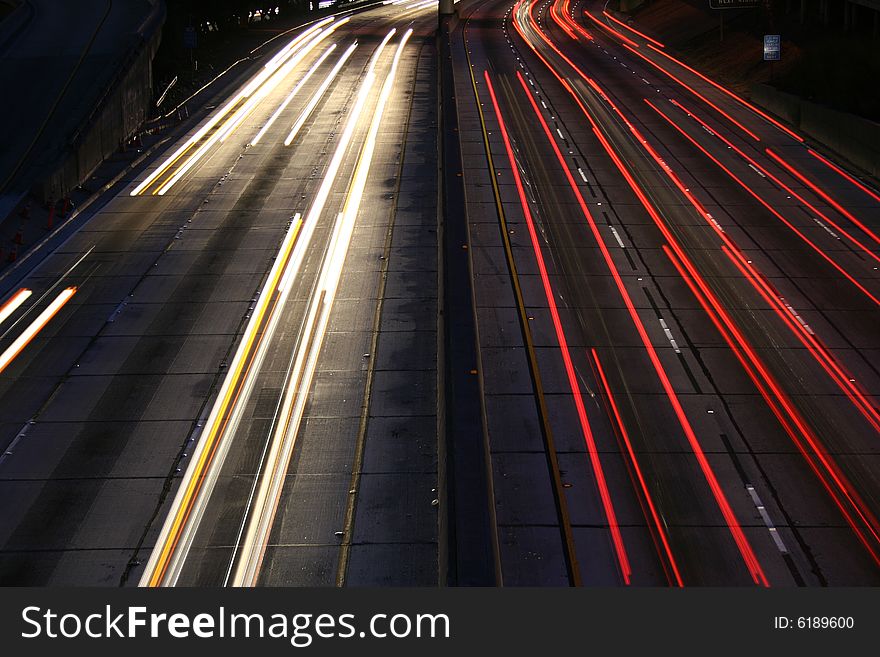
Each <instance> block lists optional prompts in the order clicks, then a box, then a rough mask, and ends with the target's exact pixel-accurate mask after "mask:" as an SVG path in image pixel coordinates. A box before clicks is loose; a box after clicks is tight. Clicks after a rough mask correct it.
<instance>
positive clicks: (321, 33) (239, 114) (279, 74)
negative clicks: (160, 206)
mask: <svg viewBox="0 0 880 657" xmlns="http://www.w3.org/2000/svg"><path fill="white" fill-rule="evenodd" d="M349 20H350V19H349V18H343V19H342V20H341V21H338V22H336V23H334V24H333V25H331V26H330V27H328V28H327V29H326V30H318V32H317V33H315V35H314V37H313V38H312V39H311V40H310V41H309V42H308V43H307V44H305V45H304V46H303V47H302V48H300V49H299V50H297V51H296V53H295V54H294V55H293V57H292V58H291V59H290V60H289V61H287V62H286V63H285V64H284V66H282V67H280V68H278V69H277V70H276V71H275V72H274V74H273V75H272V76H271V77H270V78H269V79H268V80H266V81H265V82H264V83H263V84H262V85H261V86H260V88H259V89H257V91H256V92H254V93H253V94H252V95H251V97H250V98H249V99H248V100H247V101H246V102H245V103H244V104H243V105H242V106H241V107H239V108H238V109H237V110H236V112H235V114H233V115H232V117H231V118H230V119H229V120H228V121H226V122H225V123H224V124H223V125H222V126H221V127H220V128H219V129H218V130H217V131H216V132H215V133H214V134H213V135H211V136H210V137H209V138H208V139H207V141H205V143H204V144H202V145H201V146H200V147H199V149H198V150H197V151H196V152H195V153H193V154H192V155H191V156H190V157H189V159H187V161H186V162H184V164H183V165H182V166H180V167H178V169H177V170H175V172H174V174H173V175H172V176H171V177H170V178H168V180H167V181H166V182H164V183H163V184H162V186H161V187H160V188H159V190H158V192H156V193H158V194H159V195H160V196H162V195H164V194H165V193H167V192H168V190H169V189H171V187H172V186H174V184H175V183H177V181H179V180H180V179H181V178H182V177H183V176H184V174H186V172H187V171H189V170H190V169H191V168H192V167H193V166H194V165H195V164H196V163H197V162H198V161H199V160H200V159H201V158H202V157H203V156H204V155H205V153H207V152H208V151H209V150H210V149H211V147H212V146H214V144H216V143H217V142H218V141H221V142H222V141H224V140H226V138H227V137H229V135H231V134H232V133H233V132H234V131H235V130H236V129H237V128H238V127H239V126H240V125H241V124H242V122H244V120H245V119H246V118H247V117H248V116H249V115H250V113H251V112H253V110H254V109H255V108H256V107H257V105H259V104H260V102H261V101H262V100H263V99H264V98H265V97H266V96H267V95H268V94H269V93H271V91H272V90H273V89H274V88H275V87H277V86H278V84H280V83H281V81H282V80H283V79H284V78H285V77H287V76H288V75H289V74H290V72H291V71H292V70H293V68H294V67H296V66H297V65H298V64H299V63H300V62H301V61H302V60H303V59H304V58H305V57H306V55H308V54H309V53H310V52H311V51H312V50H314V49H315V48H316V47H317V46H318V44H320V43H321V42H322V41H323V40H325V39H326V38H327V37H329V36H330V35H331V34H332V33H333V31H334V30H336V28H338V27H340V26H342V25H344V24H345V23H347V22H348V21H349Z"/></svg>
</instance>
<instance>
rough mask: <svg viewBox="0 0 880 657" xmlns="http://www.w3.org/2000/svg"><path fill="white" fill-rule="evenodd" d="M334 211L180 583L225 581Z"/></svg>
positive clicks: (340, 103)
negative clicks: (249, 420) (249, 421)
mask: <svg viewBox="0 0 880 657" xmlns="http://www.w3.org/2000/svg"><path fill="white" fill-rule="evenodd" d="M371 54H372V48H370V47H365V48H363V49H362V51H361V52H360V53H359V57H360V59H359V60H358V61H359V64H358V63H357V62H356V63H355V65H354V66H353V67H352V69H351V70H354V71H356V72H349V73H348V77H347V79H346V83H345V84H342V83H340V84H338V85H336V86H335V87H334V89H333V92H332V93H331V95H330V96H329V97H328V98H327V100H326V103H325V104H324V107H325V108H340V109H341V108H344V107H347V106H348V105H349V103H350V101H351V97H352V94H354V93H355V92H356V89H357V87H358V85H359V83H360V82H361V80H362V75H361V72H362V70H363V66H364V65H365V63H366V61H367V60H368V58H369V57H370V56H371ZM334 114H335V118H334V122H333V125H334V127H333V128H332V129H330V130H328V131H327V134H328V135H332V134H335V133H336V132H337V131H338V130H339V129H340V124H341V121H342V120H344V115H343V114H342V113H341V112H334ZM359 134H360V133H359ZM265 143H267V144H272V143H273V142H272V141H271V140H266V142H265ZM261 147H263V148H275V149H278V148H280V147H279V146H278V145H277V143H276V144H275V146H274V147H273V146H262V145H261ZM323 148H324V150H327V149H328V148H332V141H331V140H330V139H328V141H327V143H326V144H325V145H324V147H323ZM356 153H357V151H355V150H352V151H350V152H349V154H348V157H347V158H346V162H345V166H344V172H348V173H349V175H350V172H351V171H352V169H353V167H354V155H355V154H356ZM312 175H313V174H312ZM344 179H346V176H345V175H344V174H342V173H341V174H340V176H339V177H338V180H340V181H341V180H344ZM344 191H345V187H344V186H342V184H337V185H335V191H334V196H333V197H334V199H341V195H342V194H343V193H344ZM308 202H309V199H308V198H307V199H305V200H302V199H296V198H294V203H295V205H296V207H299V208H300V210H302V211H305V210H306V207H305V206H303V207H300V204H308ZM331 215H332V216H335V212H329V211H328V212H327V213H325V215H324V216H322V218H321V221H320V223H319V225H318V226H317V227H316V233H315V236H314V238H313V240H314V244H313V246H312V248H310V249H309V251H308V255H307V258H306V260H305V261H304V263H303V266H302V268H301V271H300V275H299V276H298V277H297V279H296V281H295V282H294V288H293V293H292V296H291V299H290V301H289V302H288V306H287V307H286V308H285V309H284V315H283V319H282V321H281V324H280V325H281V326H284V327H289V328H288V329H287V330H285V331H283V332H282V334H281V336H280V337H279V338H278V339H276V340H275V342H273V343H272V345H271V346H270V350H269V352H268V353H267V356H266V360H265V362H264V364H263V366H262V368H261V370H260V372H259V378H258V380H257V383H256V384H255V391H258V393H257V394H256V395H255V396H253V397H251V399H249V400H248V401H247V405H246V407H245V417H250V418H252V423H251V424H250V426H247V425H245V426H244V427H243V428H242V432H241V433H242V434H243V435H239V436H236V437H235V441H234V443H233V446H232V450H231V452H230V453H229V455H228V456H227V458H226V461H225V462H224V465H223V468H222V471H221V475H220V479H219V481H218V483H217V485H216V486H215V489H214V491H213V493H212V497H211V501H210V503H209V505H208V508H207V510H206V512H205V516H204V519H203V520H202V522H201V523H200V528H199V530H198V532H197V533H196V537H195V539H194V543H193V547H192V548H191V553H190V556H189V558H188V559H187V561H186V564H185V566H184V570H183V572H182V573H181V582H182V583H184V582H189V583H207V582H211V583H214V584H216V583H218V582H222V581H223V578H224V577H225V576H226V573H227V567H228V565H229V560H230V558H231V555H232V551H233V549H234V546H235V543H236V540H237V538H238V533H239V531H240V527H241V523H242V521H243V515H244V513H245V512H246V510H247V508H246V502H247V499H248V494H249V491H250V489H251V487H252V485H253V480H254V477H255V473H256V471H257V470H258V468H259V465H260V458H261V455H262V452H263V448H264V445H265V443H266V440H267V435H268V434H269V432H270V429H271V427H272V420H273V418H274V417H275V413H277V408H278V404H279V402H280V398H281V395H282V393H283V385H284V380H285V374H286V372H287V368H288V366H289V361H290V354H291V353H292V352H293V349H294V347H295V346H296V344H297V341H298V338H299V333H298V331H299V327H300V326H301V323H302V320H303V317H304V315H305V312H306V308H307V304H308V299H309V298H310V296H311V294H312V291H313V288H314V284H315V281H316V278H317V275H318V272H319V268H320V265H321V262H322V260H323V257H324V252H325V249H326V244H327V242H328V239H329V235H330V229H331V225H332V221H331Z"/></svg>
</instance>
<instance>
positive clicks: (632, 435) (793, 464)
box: [451, 0, 880, 586]
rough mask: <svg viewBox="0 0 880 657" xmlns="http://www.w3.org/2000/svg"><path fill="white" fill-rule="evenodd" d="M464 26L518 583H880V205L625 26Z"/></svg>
mask: <svg viewBox="0 0 880 657" xmlns="http://www.w3.org/2000/svg"><path fill="white" fill-rule="evenodd" d="M461 18H462V23H461V28H460V30H458V31H457V32H456V33H453V35H452V37H451V47H452V49H453V52H454V56H455V58H456V60H457V62H456V94H457V98H458V112H459V119H460V122H461V124H462V130H461V148H462V152H463V154H464V156H465V160H466V162H467V164H466V165H465V170H464V172H463V173H464V178H465V188H466V193H467V196H468V220H469V227H470V241H471V242H470V247H471V257H472V259H473V268H474V290H475V295H476V306H477V320H478V325H479V334H480V347H481V357H482V377H483V380H484V381H485V403H484V405H485V410H486V414H487V417H488V431H489V441H488V442H489V449H490V453H491V461H492V482H493V487H494V496H495V510H496V519H497V527H498V535H499V545H500V548H499V554H500V557H499V558H500V562H501V571H502V577H503V581H504V583H505V584H508V585H578V584H584V585H595V584H601V585H628V584H636V585H670V586H690V585H750V586H792V585H811V586H815V585H842V584H850V585H852V584H876V583H877V582H878V578H880V524H878V521H877V513H878V512H880V479H878V476H877V472H878V470H877V458H878V449H877V445H878V442H877V441H878V432H880V423H878V419H880V415H878V408H877V405H876V402H875V400H874V396H875V395H876V394H877V392H878V384H880V378H878V374H880V372H878V365H880V363H878V360H877V355H878V351H877V347H878V336H877V333H876V331H875V330H874V329H873V328H872V327H873V326H875V325H876V321H877V319H878V308H877V306H878V303H880V300H878V294H880V282H878V273H877V271H878V269H877V265H878V262H880V255H878V253H880V252H878V244H880V239H878V231H877V229H878V224H880V205H878V201H880V196H878V194H877V192H876V190H875V189H874V188H873V187H871V186H870V185H866V184H865V183H863V182H862V181H860V180H859V179H858V178H856V177H855V176H854V175H853V174H851V173H849V172H847V171H846V170H845V167H840V166H839V165H838V164H835V163H834V162H832V161H831V160H829V159H828V157H827V156H826V155H823V154H821V153H819V152H817V150H816V148H815V147H814V146H812V145H810V144H808V143H806V142H805V141H804V139H803V138H802V137H801V136H800V135H798V134H797V133H795V132H794V131H792V130H791V129H790V128H788V127H787V126H785V125H784V124H782V123H781V122H779V121H778V120H777V119H775V118H774V117H772V116H771V115H769V114H766V113H765V112H763V111H762V110H761V109H760V108H757V107H755V106H753V105H751V104H749V103H748V101H746V100H743V99H741V98H739V97H737V96H736V95H735V94H733V93H732V92H730V91H728V90H727V89H725V88H724V87H723V86H721V85H719V84H718V83H717V82H715V81H713V80H711V79H709V78H707V77H706V76H704V75H702V74H701V73H699V71H696V70H695V69H692V68H690V67H688V66H687V64H686V63H685V62H683V61H682V60H681V59H679V58H677V56H676V55H675V54H674V53H669V52H666V48H665V46H664V44H662V42H661V41H660V40H659V39H657V38H656V37H655V36H652V35H647V34H644V33H642V32H640V31H638V29H637V26H631V25H628V24H626V23H625V22H624V21H622V20H621V19H620V18H619V17H618V16H616V15H614V14H612V13H610V12H608V11H607V10H606V9H605V3H603V2H593V1H586V2H585V1H582V0H575V1H572V0H540V1H539V0H515V1H514V2H510V1H502V2H498V1H494V0H487V1H485V2H474V3H470V4H468V5H467V7H466V8H465V9H464V10H462V11H461Z"/></svg>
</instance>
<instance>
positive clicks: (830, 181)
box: [548, 8, 880, 229]
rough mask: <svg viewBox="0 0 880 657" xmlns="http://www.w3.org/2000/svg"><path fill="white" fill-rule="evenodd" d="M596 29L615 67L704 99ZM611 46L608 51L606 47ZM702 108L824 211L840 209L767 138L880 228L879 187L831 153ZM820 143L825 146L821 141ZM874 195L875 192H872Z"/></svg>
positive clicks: (744, 115) (743, 112)
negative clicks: (754, 132) (753, 133)
mask: <svg viewBox="0 0 880 657" xmlns="http://www.w3.org/2000/svg"><path fill="white" fill-rule="evenodd" d="M593 13H594V14H595V8H593ZM575 20H579V13H578V11H577V10H576V11H575ZM584 21H585V24H587V23H590V22H591V21H589V20H587V19H584ZM548 25H549V23H548ZM588 27H589V25H588ZM591 34H593V36H594V37H596V38H598V42H597V43H601V46H599V48H600V49H602V50H603V52H606V56H605V57H604V59H605V60H606V62H605V63H606V64H607V65H608V66H609V67H610V68H612V69H613V68H614V67H615V65H616V64H617V63H618V62H622V61H625V62H626V63H627V65H628V68H627V69H624V70H628V71H630V72H633V73H637V74H638V78H639V79H640V80H641V79H643V78H646V79H648V80H649V81H650V82H651V84H650V85H649V86H648V87H646V88H647V89H648V90H649V91H650V90H653V89H663V90H664V91H667V92H669V91H671V92H672V94H669V95H670V96H672V95H673V94H678V96H679V97H680V99H682V100H683V102H685V105H695V104H697V103H700V102H701V101H699V100H698V99H695V98H693V97H690V98H688V95H689V94H688V93H687V90H686V89H685V88H684V87H683V86H682V85H680V84H678V83H676V82H674V81H672V80H671V79H670V78H668V77H666V76H665V75H663V74H662V73H660V72H657V71H656V70H654V69H653V68H652V67H651V66H650V65H648V64H646V63H643V62H642V61H641V60H640V59H639V58H638V57H637V56H635V55H633V54H632V52H631V51H628V50H626V49H625V48H623V47H621V45H620V43H619V42H618V41H617V40H616V39H614V38H613V37H612V36H610V35H608V34H606V33H605V32H604V30H601V29H596V30H593V31H592V32H591ZM630 36H632V35H630ZM633 38H634V39H636V40H637V41H641V39H639V38H638V37H633ZM606 47H607V49H608V50H605V49H606ZM586 50H590V48H587V49H586ZM640 52H641V53H642V54H644V55H649V56H651V57H653V58H654V59H655V60H656V61H659V63H661V64H663V63H664V61H663V59H664V58H662V57H658V56H655V55H654V53H653V52H652V51H651V49H650V47H648V48H647V49H646V48H641V49H640ZM615 56H616V57H617V58H618V59H617V60H613V59H612V57H615ZM595 63H599V64H600V65H601V62H599V61H596V62H595ZM666 67H667V68H670V67H672V69H673V70H674V69H675V68H676V65H674V64H668V65H667V66H666ZM616 73H620V71H616ZM677 74H679V75H680V77H681V78H682V79H684V80H687V81H688V82H689V83H695V84H697V85H699V84H703V85H705V86H707V89H706V90H705V92H706V93H707V95H709V97H710V98H711V99H712V100H713V102H714V101H716V100H720V101H722V102H727V101H729V102H732V103H733V106H731V107H729V108H725V109H726V111H728V112H729V113H730V114H731V115H732V116H734V117H736V118H737V119H738V120H739V121H741V122H746V121H748V119H749V118H750V117H755V118H756V115H754V114H753V113H752V112H751V110H749V109H747V108H745V107H744V106H742V105H741V104H739V103H736V102H735V101H732V100H730V99H729V97H727V96H726V95H725V94H723V93H720V92H718V91H717V90H714V89H713V88H712V87H711V86H710V85H706V83H704V82H702V81H700V80H699V78H698V77H697V76H695V75H694V74H692V73H689V72H687V71H684V70H679V71H678V73H677ZM634 86H636V87H638V86H639V85H638V84H636V85H634ZM712 93H715V94H716V95H717V98H715V97H712V96H711V95H710V94H712ZM682 96H683V98H682ZM695 109H696V108H695ZM702 113H703V114H704V116H708V117H710V118H711V119H712V122H713V123H714V127H715V129H717V130H720V132H721V133H722V134H724V135H725V136H727V137H728V138H730V139H732V140H733V141H734V142H735V143H737V144H738V145H739V146H740V147H741V148H744V149H745V150H746V152H747V153H749V155H751V156H752V157H755V158H756V159H758V160H759V161H761V162H762V164H765V165H766V164H769V165H770V167H771V170H772V171H773V172H774V173H777V174H780V173H781V174H783V178H784V179H785V180H786V182H788V183H791V184H792V186H793V188H794V189H795V190H796V191H797V192H798V193H800V194H802V195H805V196H806V197H807V198H809V199H811V200H814V201H818V203H817V205H818V207H820V208H821V209H822V210H823V211H826V210H830V211H831V212H832V214H833V212H834V210H833V208H830V207H827V205H826V203H825V202H824V201H823V199H822V198H820V197H818V196H816V195H815V194H813V193H812V192H811V190H810V189H809V188H807V187H806V186H804V185H803V184H802V183H801V182H800V181H798V180H797V179H795V178H793V177H792V176H791V175H789V174H788V173H787V172H786V171H785V170H784V169H782V168H781V167H779V166H778V164H777V163H776V162H774V161H773V160H772V159H771V158H769V157H768V154H767V153H766V152H765V150H764V149H765V148H766V146H767V143H771V144H772V147H773V148H774V149H775V150H776V151H777V152H779V153H781V154H782V155H783V156H785V159H786V160H787V161H788V162H789V163H791V164H794V166H795V169H796V170H798V171H800V172H802V173H803V174H806V176H807V178H809V179H811V180H812V181H813V182H814V183H818V184H819V186H820V187H821V188H822V189H823V190H825V191H827V192H829V193H830V195H831V196H832V197H834V198H835V199H838V200H841V201H843V203H844V205H845V206H846V207H847V208H849V209H851V210H853V211H855V214H856V215H857V216H859V217H862V218H864V219H867V220H868V221H869V222H870V223H871V225H873V226H874V227H875V229H876V226H877V222H878V221H880V204H878V203H877V201H878V200H880V199H878V197H877V195H876V190H872V189H871V188H870V185H869V186H868V187H867V189H863V188H860V187H859V185H863V183H862V182H861V181H859V180H858V179H856V180H855V181H851V180H849V179H847V176H848V175H850V174H847V173H846V172H845V171H844V172H843V173H841V172H838V171H836V170H835V167H840V165H838V164H835V163H834V162H831V161H830V160H827V156H823V155H821V154H819V153H816V152H815V151H813V152H810V151H811V150H812V148H811V147H810V145H802V144H799V143H798V142H797V141H796V140H794V139H792V138H790V137H789V136H787V135H786V134H785V133H783V132H781V131H778V130H775V129H774V128H773V127H772V125H771V124H770V123H769V122H766V121H765V122H763V124H764V127H765V128H766V129H768V130H770V132H768V133H765V134H762V136H763V142H755V141H754V140H753V139H752V138H750V137H749V136H748V135H746V134H745V133H744V132H743V131H742V130H740V129H739V128H737V127H736V126H735V125H733V124H732V123H731V122H730V121H727V120H725V119H724V118H723V117H721V116H720V115H719V114H717V113H715V112H714V110H712V109H711V108H709V107H708V106H705V105H704V106H703V108H702ZM759 132H760V131H759ZM816 147H817V148H819V149H820V150H821V145H818V146H816ZM844 169H845V167H844ZM872 194H874V195H873V196H872ZM844 223H847V222H844Z"/></svg>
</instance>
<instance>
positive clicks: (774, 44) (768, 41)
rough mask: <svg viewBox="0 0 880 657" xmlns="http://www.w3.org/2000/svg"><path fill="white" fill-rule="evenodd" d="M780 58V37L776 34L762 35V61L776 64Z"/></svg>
mask: <svg viewBox="0 0 880 657" xmlns="http://www.w3.org/2000/svg"><path fill="white" fill-rule="evenodd" d="M781 56H782V37H781V36H780V35H778V34H765V35H764V61H765V62H778V61H779V59H780V57H781Z"/></svg>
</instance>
